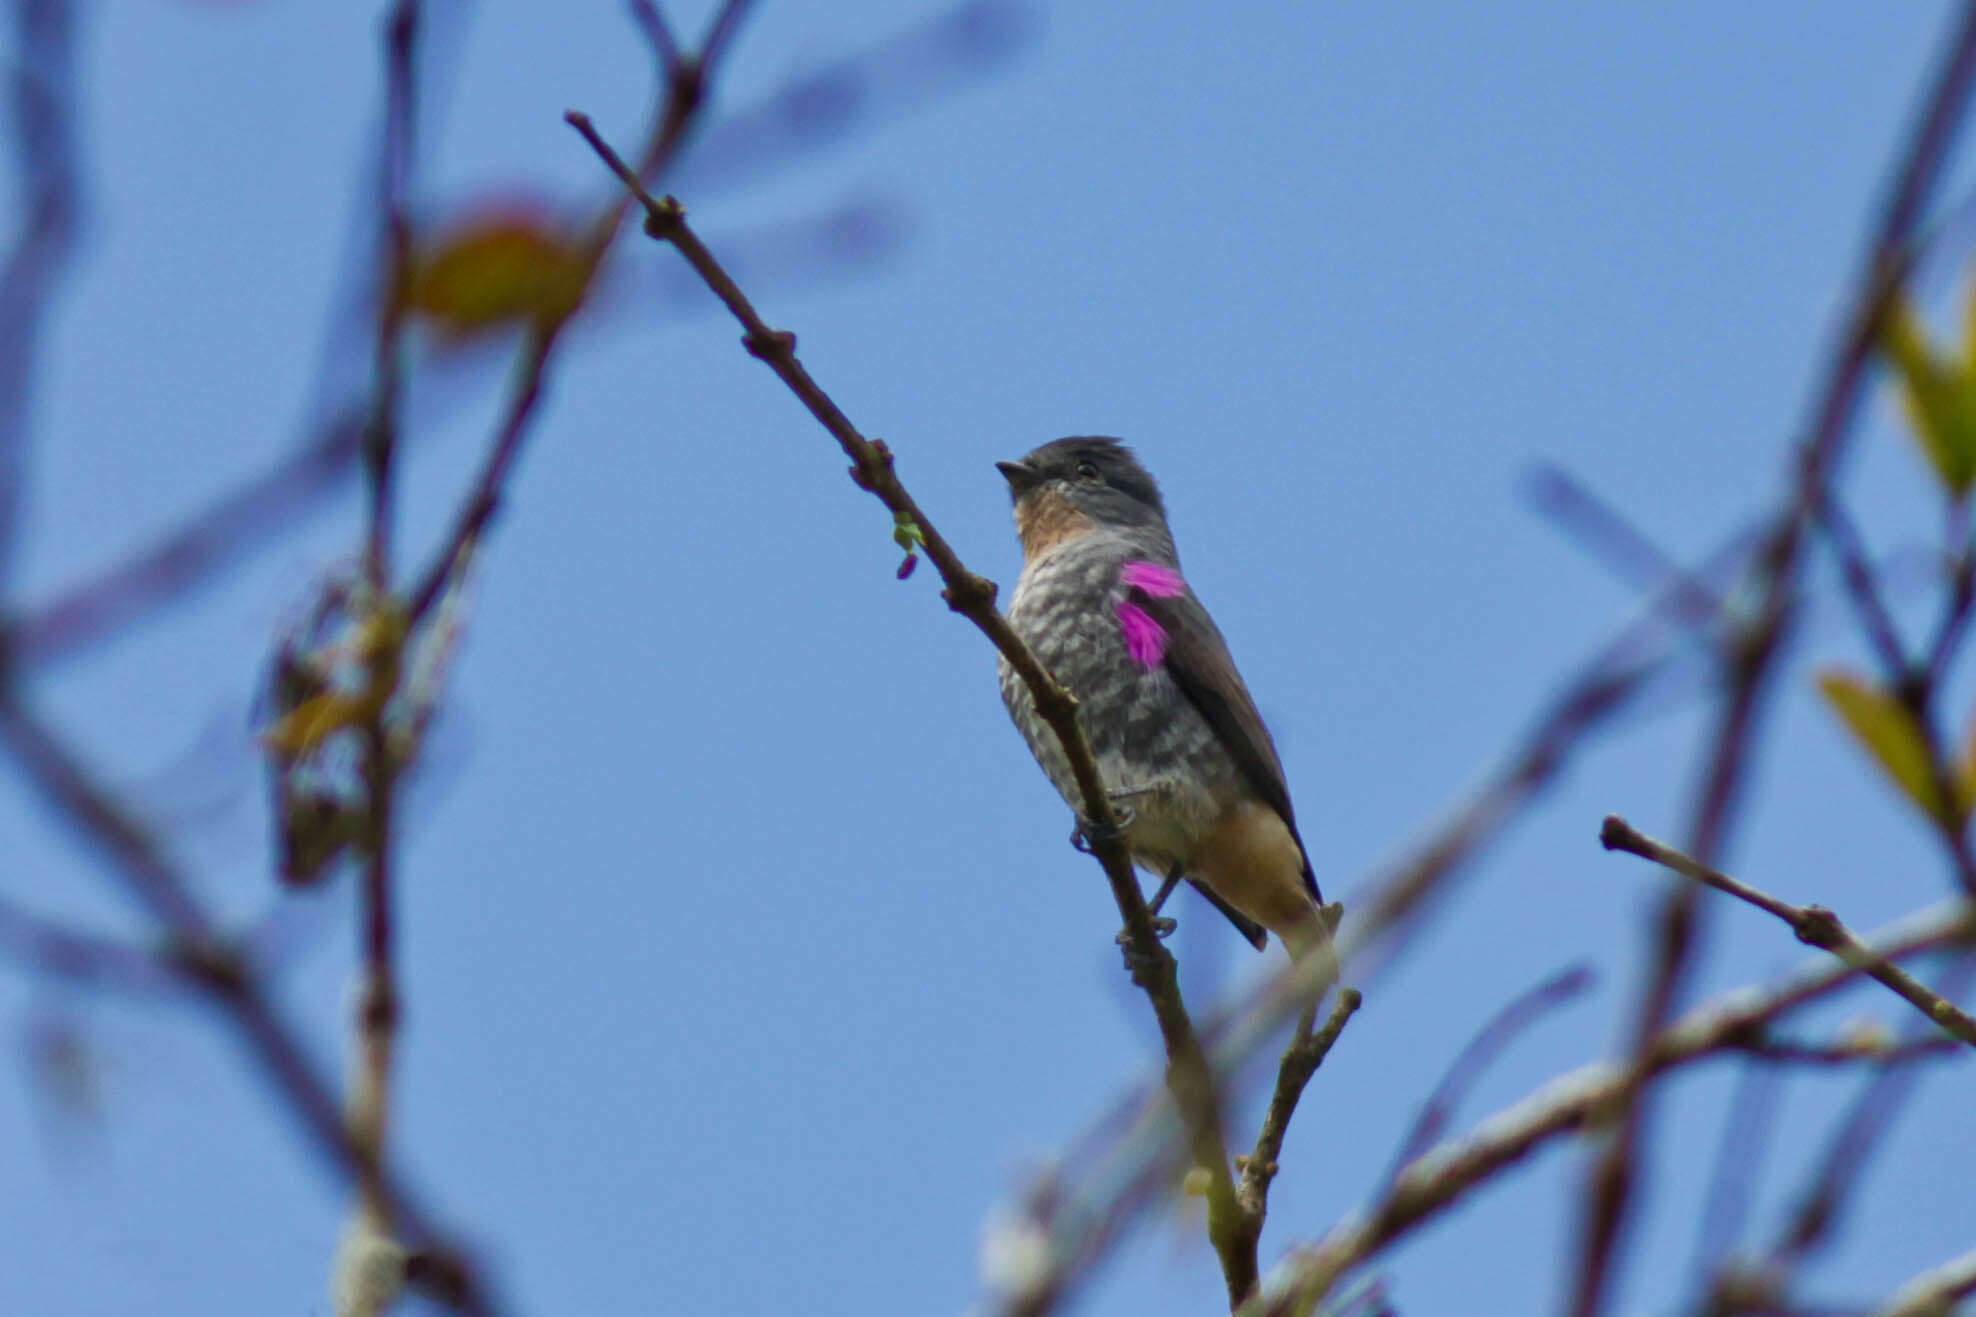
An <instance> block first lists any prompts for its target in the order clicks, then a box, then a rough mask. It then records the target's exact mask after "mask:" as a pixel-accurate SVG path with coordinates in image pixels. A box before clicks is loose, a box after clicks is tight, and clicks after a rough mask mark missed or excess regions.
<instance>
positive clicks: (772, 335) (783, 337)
mask: <svg viewBox="0 0 1976 1317" xmlns="http://www.w3.org/2000/svg"><path fill="white" fill-rule="evenodd" d="M741 346H742V347H744V348H746V349H748V355H749V356H751V357H754V358H755V359H757V360H759V361H781V360H785V359H787V358H789V357H793V356H795V355H796V336H795V335H794V334H792V333H790V332H789V331H788V330H786V329H771V330H768V331H766V332H764V333H759V334H744V335H742V337H741ZM867 488H869V486H867Z"/></svg>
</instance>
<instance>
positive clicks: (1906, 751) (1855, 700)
mask: <svg viewBox="0 0 1976 1317" xmlns="http://www.w3.org/2000/svg"><path fill="white" fill-rule="evenodd" d="M1818 689H1819V690H1820V691H1822V692H1824V695H1825V698H1826V699H1827V700H1828V701H1829V702H1830V703H1831V705H1832V708H1833V710H1834V711H1835V712H1837V713H1838V715H1839V718H1840V720H1841V721H1843V722H1844V723H1845V725H1846V727H1847V729H1848V730H1849V731H1851V732H1852V734H1853V738H1854V739H1855V740H1857V741H1858V742H1859V743H1860V745H1861V747H1863V748H1864V749H1865V750H1866V752H1867V753H1868V754H1869V755H1871V756H1872V757H1873V759H1874V761H1875V762H1876V763H1878V764H1879V765H1880V768H1881V770H1882V771H1883V772H1884V773H1886V775H1887V778H1888V780H1889V781H1891V782H1892V783H1893V784H1894V785H1895V786H1896V787H1897V788H1899V790H1900V793H1901V794H1902V795H1904V796H1906V797H1907V798H1908V799H1909V800H1911V801H1913V802H1914V804H1915V806H1916V807H1917V808H1918V809H1920V810H1921V812H1922V813H1924V814H1926V815H1927V816H1928V817H1929V818H1931V819H1936V820H1941V821H1946V822H1949V823H1952V824H1954V825H1955V826H1956V827H1961V826H1962V824H1963V823H1964V822H1965V821H1966V820H1967V819H1968V817H1969V804H1970V799H1971V791H1970V777H1969V775H1968V774H1967V773H1963V774H1961V775H1960V776H1961V778H1962V780H1961V781H1960V782H1958V783H1957V785H1956V799H1955V800H1954V801H1952V802H1949V803H1947V804H1946V805H1945V804H1944V803H1943V801H1942V798H1941V795H1940V793H1939V792H1937V791H1936V790H1935V779H1934V774H1933V773H1932V772H1931V771H1930V770H1929V766H1928V742H1927V738H1926V737H1924V736H1923V735H1922V731H1921V728H1920V726H1919V725H1917V724H1916V723H1915V721H1914V715H1913V714H1912V713H1910V712H1909V711H1908V709H1907V706H1906V705H1904V704H1902V703H1901V702H1900V701H1899V700H1897V699H1895V698H1894V697H1893V696H1891V695H1889V694H1887V693H1886V692H1885V691H1883V690H1881V689H1880V688H1879V687H1877V686H1875V685H1873V683H1871V682H1869V681H1867V680H1865V679H1864V678H1862V677H1857V676H1854V675H1853V674H1851V673H1848V672H1838V671H1833V672H1827V673H1824V674H1823V675H1821V676H1820V677H1819V678H1818Z"/></svg>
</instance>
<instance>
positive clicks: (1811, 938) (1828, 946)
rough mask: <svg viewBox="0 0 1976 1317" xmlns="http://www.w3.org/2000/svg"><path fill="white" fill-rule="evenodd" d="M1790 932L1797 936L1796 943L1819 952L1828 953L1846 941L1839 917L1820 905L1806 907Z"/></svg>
mask: <svg viewBox="0 0 1976 1317" xmlns="http://www.w3.org/2000/svg"><path fill="white" fill-rule="evenodd" d="M1792 931H1793V932H1795V933H1796V934H1797V935H1798V941H1800V942H1802V943H1804V944H1805V945H1806V946H1808V947H1817V948H1818V949H1820V950H1821V951H1830V950H1832V949H1833V948H1834V947H1836V946H1838V945H1839V944H1840V943H1842V942H1844V941H1845V940H1846V936H1845V931H1844V927H1843V925H1841V924H1840V923H1839V917H1838V916H1837V915H1835V914H1833V913H1832V912H1831V911H1830V910H1828V909H1826V908H1825V907H1824V906H1822V905H1808V906H1806V907H1805V908H1804V911H1803V917H1802V918H1800V919H1799V920H1798V921H1797V922H1796V924H1795V926H1794V927H1793V929H1792Z"/></svg>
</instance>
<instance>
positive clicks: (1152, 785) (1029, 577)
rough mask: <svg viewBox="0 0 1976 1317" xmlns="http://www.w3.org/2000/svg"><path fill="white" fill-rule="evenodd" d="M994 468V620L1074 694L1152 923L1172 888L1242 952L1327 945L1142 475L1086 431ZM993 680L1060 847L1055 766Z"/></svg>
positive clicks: (1018, 686) (1241, 703)
mask: <svg viewBox="0 0 1976 1317" xmlns="http://www.w3.org/2000/svg"><path fill="white" fill-rule="evenodd" d="M995 465H996V467H997V468H998V469H999V470H1000V471H1001V473H1002V475H1003V477H1004V478H1005V479H1006V480H1007V481H1008V487H1009V494H1010V497H1011V498H1012V500H1013V501H1014V504H1015V526H1016V534H1017V537H1018V538H1019V539H1020V540H1021V541H1022V558H1023V562H1022V574H1021V576H1020V577H1019V578H1018V579H1017V581H1016V587H1015V593H1014V595H1013V596H1012V597H1011V599H1010V601H1009V607H1008V612H1007V618H1008V623H1009V626H1010V627H1011V628H1012V629H1013V630H1014V631H1015V633H1016V635H1017V636H1019V637H1020V638H1021V640H1022V641H1023V643H1024V644H1025V645H1027V646H1028V647H1029V649H1030V650H1031V652H1033V653H1034V654H1035V656H1036V658H1037V659H1038V660H1039V661H1040V662H1041V663H1042V664H1043V666H1044V667H1046V668H1047V669H1048V670H1049V671H1050V673H1051V674H1052V675H1053V676H1054V677H1055V678H1056V679H1057V680H1058V681H1059V682H1060V683H1062V684H1063V686H1064V687H1065V688H1066V689H1068V690H1069V691H1070V693H1071V694H1072V695H1073V696H1075V697H1076V699H1077V716H1078V719H1079V721H1080V723H1081V724H1082V725H1083V729H1084V734H1085V736H1086V738H1087V739H1088V740H1089V741H1090V744H1091V750H1092V753H1093V755H1094V757H1095V758H1096V760H1097V765H1098V773H1099V777H1100V778H1101V780H1102V781H1103V783H1104V785H1105V790H1106V794H1107V795H1108V796H1109V797H1110V798H1111V800H1112V803H1113V805H1114V807H1115V809H1116V812H1117V814H1118V816H1119V818H1120V820H1121V830H1122V833H1123V838H1124V841H1125V844H1126V848H1127V850H1128V851H1129V853H1130V854H1131V857H1132V860H1133V862H1134V863H1135V864H1137V865H1138V866H1140V867H1141V868H1144V869H1146V870H1149V871H1150V872H1152V873H1154V874H1155V875H1157V876H1158V877H1160V878H1161V879H1162V885H1161V887H1160V889H1159V894H1158V896H1157V897H1156V898H1155V899H1154V901H1153V903H1152V910H1153V913H1154V914H1155V915H1157V914H1158V912H1159V908H1160V906H1161V905H1162V904H1163V903H1164V902H1165V900H1166V898H1167V896H1168V895H1169V894H1170V893H1171V892H1172V891H1173V890H1174V888H1175V887H1176V886H1177V885H1178V884H1179V883H1180V881H1181V880H1182V879H1185V880H1186V881H1188V882H1190V883H1192V884H1193V885H1194V886H1195V888H1197V889H1198V890H1199V891H1200V892H1201V893H1202V894H1203V895H1204V896H1206V897H1207V899H1208V901H1209V902H1211V903H1212V904H1213V905H1214V906H1215V907H1216V908H1217V909H1218V910H1220V911H1221V913H1222V914H1223V915H1225V916H1227V918H1228V920H1229V922H1230V923H1232V924H1234V926H1235V927H1236V929H1237V930H1239V931H1240V932H1241V934H1242V935H1243V936H1244V937H1245V938H1247V939H1248V940H1249V942H1250V943H1251V944H1252V945H1254V946H1255V947H1256V949H1257V950H1262V949H1263V948H1264V947H1265V946H1266V945H1267V943H1268V938H1267V934H1268V933H1274V934H1275V935H1276V936H1277V938H1278V939H1279V940H1280V941H1281V942H1282V943H1283V944H1284V946H1285V947H1286V948H1287V949H1288V950H1289V952H1290V955H1291V957H1292V959H1293V960H1298V961H1301V960H1302V959H1303V958H1304V957H1306V956H1308V955H1310V954H1311V953H1312V952H1313V951H1316V950H1319V949H1321V948H1329V946H1330V934H1331V930H1332V928H1333V927H1334V926H1335V923H1336V917H1337V912H1338V908H1337V907H1335V906H1332V907H1326V906H1325V905H1324V904H1323V897H1322V896H1321V895H1320V894H1319V891H1318V886H1317V879H1316V878H1315V877H1314V876H1313V874H1312V872H1311V863H1310V854H1309V852H1308V851H1307V850H1306V849H1305V847H1304V841H1303V837H1302V835H1301V834H1299V833H1298V831H1297V819H1296V812H1295V810H1294V808H1293V807H1292V806H1291V803H1290V792H1289V787H1288V785H1287V783H1286V782H1285V779H1284V775H1283V763H1282V760H1281V759H1280V758H1279V757H1278V756H1277V753H1276V743H1275V742H1274V741H1273V740H1272V739H1271V738H1270V734H1269V729H1268V728H1266V727H1265V726H1264V725H1263V721H1262V716H1261V715H1260V714H1259V713H1257V711H1256V704H1255V700H1254V699H1253V698H1251V697H1250V695H1249V690H1248V687H1247V686H1246V685H1244V684H1243V682H1242V675H1241V673H1240V672H1238V671H1237V670H1236V667H1235V660H1234V658H1233V657H1232V656H1231V655H1230V654H1229V652H1228V644H1227V642H1226V641H1224V640H1223V639H1222V636H1221V631H1220V629H1219V628H1218V627H1216V626H1215V624H1214V619H1213V618H1212V617H1210V616H1209V615H1208V611H1207V609H1206V608H1205V607H1203V606H1202V604H1201V602H1200V600H1199V599H1198V598H1196V597H1195V594H1194V590H1193V587H1192V586H1191V585H1189V584H1188V583H1187V579H1186V577H1185V576H1183V575H1182V573H1181V570H1180V556H1179V553H1178V551H1177V550H1176V549H1175V548H1174V543H1173V532H1172V530H1171V529H1170V528H1169V527H1168V525H1167V518H1166V504H1165V501H1164V500H1163V498H1162V497H1161V494H1160V488H1159V485H1158V483H1157V482H1156V481H1155V480H1154V479H1153V476H1152V474H1151V473H1150V472H1149V471H1147V470H1146V468H1145V467H1144V466H1143V465H1141V464H1140V462H1139V459H1138V457H1137V455H1136V454H1135V453H1134V452H1133V451H1132V449H1130V448H1128V447H1127V446H1126V445H1125V444H1124V443H1122V442H1121V441H1119V440H1117V439H1113V438H1107V437H1102V436H1075V437H1072V438H1068V439H1058V440H1055V441H1053V442H1051V443H1046V444H1044V445H1043V446H1041V447H1040V448H1037V449H1035V450H1034V451H1032V452H1030V453H1029V454H1027V455H1026V456H1024V457H1022V458H1020V459H1018V460H1016V461H1013V462H997V463H996V464H995ZM1000 677H1001V689H1002V701H1003V703H1004V704H1006V705H1007V706H1008V711H1009V717H1010V718H1011V719H1012V720H1013V721H1014V723H1015V725H1016V729H1017V730H1018V731H1019V732H1020V733H1021V734H1022V738H1023V740H1024V741H1025V742H1027V743H1028V746H1029V750H1030V753H1032V754H1033V755H1035V757H1036V761H1037V763H1038V764H1039V765H1040V766H1041V767H1042V769H1043V772H1044V774H1045V775H1046V776H1047V777H1048V778H1049V779H1050V781H1051V783H1052V784H1053V785H1055V787H1056V789H1057V791H1058V793H1059V794H1061V795H1062V796H1063V798H1064V800H1065V802H1066V803H1068V804H1069V805H1070V807H1071V810H1072V812H1073V813H1074V814H1076V815H1077V816H1078V827H1079V832H1078V833H1074V834H1073V840H1075V839H1077V838H1079V837H1081V836H1083V835H1084V830H1085V829H1086V828H1087V827H1088V826H1089V825H1088V821H1087V820H1085V818H1084V817H1083V812H1082V810H1081V809H1080V805H1081V803H1082V800H1083V794H1082V792H1081V791H1080V790H1079V788H1078V785H1077V781H1076V778H1075V777H1074V776H1073V774H1072V772H1071V768H1070V762H1069V760H1068V758H1067V757H1066V756H1065V754H1064V752H1063V747H1062V746H1061V745H1060V744H1059V743H1058V740H1057V736H1056V733H1055V732H1054V731H1053V730H1052V729H1051V728H1050V726H1049V724H1048V723H1046V722H1045V721H1044V720H1043V719H1042V717H1041V716H1040V715H1039V714H1038V713H1037V710H1036V701H1035V699H1034V697H1033V696H1032V694H1031V692H1030V690H1029V687H1028V685H1027V683H1025V682H1024V681H1023V680H1022V678H1021V677H1020V676H1019V675H1018V674H1017V673H1016V672H1015V670H1014V669H1013V667H1011V665H1010V664H1009V662H1008V659H1007V658H1006V657H1004V658H1003V659H1002V660H1001V664H1000ZM1161 923H1162V929H1161V931H1162V932H1165V931H1168V930H1170V929H1171V928H1172V926H1173V925H1172V923H1171V921H1166V920H1162V921H1161Z"/></svg>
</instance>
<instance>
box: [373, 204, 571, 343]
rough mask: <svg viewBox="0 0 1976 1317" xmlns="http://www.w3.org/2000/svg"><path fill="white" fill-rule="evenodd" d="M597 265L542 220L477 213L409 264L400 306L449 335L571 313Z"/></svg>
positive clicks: (547, 321) (555, 320)
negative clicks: (478, 216)
mask: <svg viewBox="0 0 1976 1317" xmlns="http://www.w3.org/2000/svg"><path fill="white" fill-rule="evenodd" d="M593 269H594V267H593V266H592V264H591V263H590V262H589V261H588V260H586V259H585V258H584V256H583V254H582V253H581V252H579V251H578V250H577V249H576V248H575V247H574V246H572V245H571V243H570V242H569V240H568V239H567V238H565V237H564V236H563V235H562V234H560V233H558V232H556V231H555V229H554V228H553V227H552V226H551V225H548V224H546V223H544V222H542V221H541V220H539V219H533V218H520V217H517V216H515V215H514V214H512V213H510V214H505V215H496V216H482V217H481V218H479V219H476V220H472V221H469V222H468V223H466V224H465V225H463V226H461V227H460V228H458V229H456V230H454V231H453V232H452V233H451V234H449V235H448V236H447V237H446V238H444V239H443V240H442V241H440V242H439V243H438V244H437V245H436V246H435V247H434V248H433V249H432V250H429V251H427V252H425V253H423V254H421V255H420V256H418V257H417V258H415V259H414V261H413V263H412V270H411V274H410V277H409V278H408V279H407V280H406V285H405V305H406V306H407V307H408V308H409V309H411V310H412V311H415V312H417V313H418V314H420V315H422V316H425V317H426V318H427V319H429V320H431V321H432V322H433V323H434V324H436V325H437V326H438V327H439V329H440V331H441V332H443V333H444V334H446V335H447V336H449V337H452V338H466V337H469V336H471V335H474V334H478V333H480V332H482V331H484V330H489V329H495V328H499V327H502V326H506V325H511V324H516V323H533V324H538V325H553V324H559V323H561V322H562V321H564V320H567V319H568V318H569V317H570V316H571V315H573V314H575V312H576V309H577V308H578V307H579V306H581V305H582V304H583V297H584V294H585V293H586V292H587V291H588V290H589V286H590V276H591V273H592V271H593Z"/></svg>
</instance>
